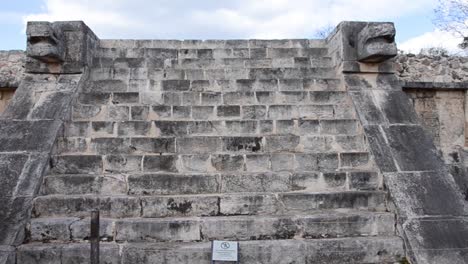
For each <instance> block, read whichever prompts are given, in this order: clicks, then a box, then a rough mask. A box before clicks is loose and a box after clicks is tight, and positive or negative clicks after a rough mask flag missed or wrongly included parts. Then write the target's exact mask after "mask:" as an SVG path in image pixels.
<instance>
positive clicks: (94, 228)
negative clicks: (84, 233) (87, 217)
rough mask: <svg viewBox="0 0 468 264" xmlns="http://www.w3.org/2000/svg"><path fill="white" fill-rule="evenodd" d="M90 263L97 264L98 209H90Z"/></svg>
mask: <svg viewBox="0 0 468 264" xmlns="http://www.w3.org/2000/svg"><path fill="white" fill-rule="evenodd" d="M90 241H91V264H99V210H93V211H91V237H90Z"/></svg>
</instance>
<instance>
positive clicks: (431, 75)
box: [395, 54, 468, 82]
mask: <svg viewBox="0 0 468 264" xmlns="http://www.w3.org/2000/svg"><path fill="white" fill-rule="evenodd" d="M395 61H396V64H395V69H396V72H397V75H398V76H399V77H400V79H401V80H403V81H407V82H408V81H409V82H463V81H465V82H466V81H468V57H458V56H427V55H422V54H418V55H414V54H401V55H399V56H398V57H397V58H396V60H395Z"/></svg>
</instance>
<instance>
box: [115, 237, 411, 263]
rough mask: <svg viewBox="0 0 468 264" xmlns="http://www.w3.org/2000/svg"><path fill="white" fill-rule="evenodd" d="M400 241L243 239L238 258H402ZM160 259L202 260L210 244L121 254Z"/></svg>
mask: <svg viewBox="0 0 468 264" xmlns="http://www.w3.org/2000/svg"><path fill="white" fill-rule="evenodd" d="M402 245H403V244H402V240H401V239H397V238H390V239H383V238H361V239H346V238H345V239H326V240H305V241H300V240H278V241H245V242H240V248H241V253H240V261H241V262H245V263H258V264H260V263H262V264H264V263H265V264H266V263H278V264H283V263H291V262H292V261H299V262H301V263H324V262H329V263H352V262H364V263H366V262H367V263H372V262H375V263H379V262H395V261H399V260H400V259H402V258H403V255H404V253H403V251H402ZM149 249H152V250H149ZM181 252H183V253H181ZM284 252H288V254H284ZM379 252H385V253H384V254H382V253H380V254H379ZM160 259H165V260H167V263H168V264H169V263H174V264H175V263H204V262H206V261H209V259H210V244H209V243H184V244H167V243H166V244H146V245H141V244H129V245H128V246H126V247H124V250H123V256H122V260H123V263H134V262H139V263H153V262H154V261H158V260H160Z"/></svg>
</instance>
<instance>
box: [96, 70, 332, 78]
mask: <svg viewBox="0 0 468 264" xmlns="http://www.w3.org/2000/svg"><path fill="white" fill-rule="evenodd" d="M90 78H91V80H94V81H100V80H131V81H134V80H138V81H141V80H148V79H149V80H154V81H160V80H225V81H230V80H239V79H256V80H271V79H336V73H335V70H334V68H333V67H330V68H307V67H305V68H304V67H302V68H288V67H279V68H248V69H247V68H245V69H244V68H227V69H189V70H182V69H157V68H94V69H91V76H90Z"/></svg>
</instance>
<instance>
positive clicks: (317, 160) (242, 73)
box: [3, 23, 411, 264]
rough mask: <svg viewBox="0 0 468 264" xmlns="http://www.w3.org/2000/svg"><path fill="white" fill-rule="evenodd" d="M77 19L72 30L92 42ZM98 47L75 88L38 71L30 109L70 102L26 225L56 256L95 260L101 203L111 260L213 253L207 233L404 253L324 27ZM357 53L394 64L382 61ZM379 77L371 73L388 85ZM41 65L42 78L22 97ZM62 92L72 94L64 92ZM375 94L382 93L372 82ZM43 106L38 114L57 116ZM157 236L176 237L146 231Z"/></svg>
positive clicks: (254, 258) (380, 258) (271, 243)
mask: <svg viewBox="0 0 468 264" xmlns="http://www.w3.org/2000/svg"><path fill="white" fill-rule="evenodd" d="M73 25H75V24H73V23H72V24H71V25H69V26H70V28H69V29H70V30H69V32H68V33H69V34H70V35H68V36H66V38H67V39H68V40H70V39H71V40H73V41H76V43H81V42H80V41H81V40H82V37H83V34H81V35H80V34H75V33H74V29H76V28H74V26H73ZM77 25H78V24H76V25H75V26H77ZM68 33H67V34H68ZM89 41H90V42H92V40H89ZM92 44H93V43H89V45H90V46H89V47H92ZM101 46H102V47H101V48H99V50H98V51H97V52H96V53H94V55H93V56H94V60H93V63H92V64H86V63H81V64H80V63H78V64H73V65H72V64H69V65H68V66H66V67H65V66H64V67H63V68H62V69H66V70H67V71H69V72H73V71H74V70H79V69H82V68H81V67H80V66H83V65H89V66H90V67H91V68H90V73H89V81H88V82H80V83H83V87H80V88H81V90H78V93H77V96H75V90H73V91H72V90H66V89H65V87H67V86H71V84H70V85H68V84H67V85H65V84H63V85H62V86H61V87H62V88H60V89H65V90H60V92H61V94H58V93H56V94H54V93H51V92H56V91H53V90H52V91H50V90H49V89H52V86H53V85H50V87H48V86H49V85H41V87H40V91H41V92H43V93H42V95H41V96H42V97H43V99H40V100H39V101H34V100H33V101H32V102H31V104H30V105H31V107H30V109H29V110H28V111H24V112H25V113H26V112H27V113H26V114H23V113H21V114H22V115H23V116H24V118H28V117H31V116H32V114H30V113H31V109H38V111H39V110H41V109H40V106H46V105H47V103H46V104H44V102H49V101H50V100H48V99H47V98H52V96H55V95H57V96H58V97H57V101H60V103H58V104H57V105H56V106H57V109H59V108H61V105H67V104H68V105H70V104H73V111H72V112H67V113H65V112H64V113H63V114H64V115H63V116H65V118H63V119H65V120H66V121H68V119H69V118H70V117H71V118H73V122H67V123H66V127H65V129H64V134H63V135H60V136H61V138H60V139H59V140H57V143H56V147H55V148H54V150H53V152H52V162H51V163H50V164H51V167H52V168H51V170H50V175H49V176H47V177H46V178H45V180H44V184H43V186H42V193H41V195H42V196H39V197H37V198H35V200H34V208H33V212H32V216H33V217H34V218H33V220H32V221H30V228H29V229H28V230H29V231H30V234H31V239H30V241H42V242H48V241H53V242H54V243H53V246H55V247H56V249H57V252H58V253H57V257H58V260H57V261H58V263H75V262H80V263H81V262H87V261H88V259H87V258H85V257H89V251H88V248H89V246H88V247H87V248H86V249H85V246H86V245H87V243H80V242H84V241H86V240H89V216H90V211H92V210H95V209H99V210H100V213H101V217H102V218H101V220H102V221H101V241H103V242H107V241H112V242H113V243H112V244H107V243H102V245H103V247H107V246H109V247H110V248H109V250H107V249H104V250H103V251H101V256H105V257H109V258H108V259H107V260H105V261H106V262H105V263H115V262H118V263H119V264H123V263H147V262H148V263H152V262H158V263H159V262H161V261H162V262H164V263H175V262H177V263H203V262H206V261H207V260H209V257H210V256H209V247H206V245H205V244H204V243H202V242H201V241H208V240H211V239H235V240H241V241H243V242H242V243H241V261H242V262H246V263H290V262H301V263H302V262H304V263H386V262H397V261H399V260H401V256H402V255H403V254H402V252H403V245H402V243H401V241H400V240H399V239H397V238H396V237H395V218H394V215H393V214H392V213H385V211H386V210H388V208H387V206H386V202H387V201H386V197H387V193H386V192H385V191H382V190H384V189H383V183H382V181H381V178H380V176H379V175H378V174H377V173H376V171H377V168H376V167H374V164H373V160H372V157H371V156H370V154H369V149H368V147H367V141H366V139H365V136H364V134H363V129H362V127H361V124H360V122H359V120H358V119H357V117H356V113H355V110H354V106H353V102H352V99H351V98H350V97H349V95H348V92H347V91H346V90H345V89H347V88H349V87H350V86H349V85H348V86H346V85H344V84H343V83H341V82H342V79H343V78H342V76H341V75H339V74H338V75H337V74H336V71H335V70H336V69H334V68H333V67H334V66H335V63H336V58H334V57H329V56H331V55H330V54H329V52H330V51H332V50H331V49H330V48H331V46H330V47H329V46H328V44H326V43H325V41H324V40H320V41H314V40H254V41H223V40H221V41H197V40H187V41H155V40H128V41H117V40H114V41H103V42H102V43H101ZM73 48H77V49H75V50H74V51H73V52H72V53H66V56H65V62H64V65H65V64H67V63H68V62H69V60H68V59H69V57H67V56H75V55H79V54H82V52H81V51H80V50H79V49H78V47H75V45H73ZM67 51H68V50H67ZM83 56H87V55H83ZM72 59H73V60H75V61H78V62H83V61H84V60H83V59H84V58H78V57H76V56H75V57H73V58H72ZM67 60H68V61H67ZM31 65H33V66H34V67H36V68H35V69H37V70H44V69H45V68H43V67H42V68H41V65H39V64H31ZM358 66H359V67H358V68H359V69H360V70H365V71H367V72H368V73H372V72H373V71H376V70H379V71H385V72H389V70H388V65H387V64H386V65H383V66H382V67H373V66H369V67H368V68H366V67H365V65H363V64H359V65H358ZM62 69H59V70H62ZM46 72H47V71H46ZM80 72H81V71H80ZM31 75H34V76H36V75H38V74H31ZM388 75H390V74H388ZM84 76H85V77H86V75H84ZM78 77H79V78H81V76H78ZM44 78H55V77H54V75H47V76H46V77H44ZM79 78H78V79H77V80H80V79H79ZM377 79H378V78H376V80H372V81H371V82H370V84H371V85H380V84H381V85H382V87H385V89H387V88H388V87H389V86H391V85H388V84H387V83H386V82H387V81H390V79H387V78H383V81H379V80H377ZM39 80H40V78H36V79H35V78H32V79H31V82H30V83H31V85H30V87H29V86H28V87H27V88H28V89H27V91H26V92H25V93H24V95H23V96H22V97H23V98H28V96H29V95H33V94H34V93H35V91H34V89H33V88H34V87H35V84H36V83H38V82H39ZM83 80H84V79H83ZM345 81H346V80H345ZM356 83H358V82H356ZM74 85H75V84H74ZM57 86H58V85H57ZM76 87H78V85H77V86H76ZM57 89H58V88H57ZM67 93H69V95H70V98H72V97H76V98H72V99H73V100H71V101H70V102H71V103H63V104H62V102H65V101H66V95H68V94H67ZM59 95H64V96H63V97H60V96H59ZM383 97H389V98H390V97H391V95H390V94H385V96H383ZM392 98H393V97H392ZM395 98H396V99H395V100H397V101H398V100H399V99H398V98H397V97H395ZM59 99H60V100H59ZM62 99H63V100H62ZM371 99H372V100H369V102H371V103H374V105H377V106H378V107H380V106H381V105H380V104H378V103H380V102H377V103H376V96H375V95H374V94H372V97H371ZM377 99H378V98H377ZM24 102H26V103H28V101H27V100H24ZM37 102H40V103H39V104H38V103H37ZM26 103H25V104H24V105H27V106H28V107H29V103H28V104H26ZM378 107H376V108H378ZM390 108H391V107H390ZM46 110H48V111H49V110H50V111H52V110H53V111H52V112H53V113H59V112H60V111H55V110H54V109H52V108H51V109H46ZM390 110H391V109H390ZM390 110H388V111H390ZM48 111H42V110H41V111H39V112H41V113H47V114H43V115H39V114H38V115H36V116H35V118H44V117H46V116H47V117H51V116H53V114H50V115H49V114H48V113H49V112H48ZM381 111H382V113H383V114H386V112H387V111H386V109H382V110H381ZM33 112H34V110H33ZM402 112H403V111H400V112H399V113H398V114H397V115H396V116H397V117H401V116H402V115H401V113H402ZM54 118H55V117H54ZM384 121H385V122H387V120H386V119H384ZM410 121H411V120H410ZM366 124H367V123H366ZM385 135H386V134H385ZM47 153H50V152H47ZM36 167H37V169H34V171H40V170H44V171H45V170H46V168H41V169H40V166H36ZM32 168H34V166H31V169H30V171H33V169H32ZM5 204H7V205H8V204H11V203H5ZM8 208H9V207H8ZM6 211H8V210H6ZM25 213H26V212H25ZM9 226H10V225H9V224H8V225H5V227H3V229H5V228H9ZM21 230H24V228H20V229H17V232H16V236H15V239H17V238H18V237H21V234H20V233H21ZM366 236H367V237H368V238H363V237H366ZM369 236H372V238H371V237H369ZM343 237H346V238H343ZM349 237H354V238H356V239H354V240H350V239H349ZM11 238H13V236H9V239H11ZM322 238H327V239H322ZM334 238H337V239H334ZM282 239H287V240H282ZM313 239H314V240H313ZM248 240H250V241H248ZM258 240H263V241H262V242H261V243H260V242H258ZM157 241H164V242H165V244H164V245H159V244H155V245H159V246H153V247H150V244H148V243H147V242H157ZM175 241H178V242H183V241H195V242H196V243H195V244H191V243H188V242H184V243H181V244H178V243H174V242H175ZM244 241H245V242H244ZM64 242H67V243H66V244H60V243H64ZM116 242H117V243H116ZM130 242H138V243H139V244H132V243H130ZM140 242H142V243H140ZM244 244H245V245H250V246H245V247H244V246H243V245H244ZM36 245H37V244H36V243H30V244H29V245H23V246H22V247H21V249H20V251H21V253H20V254H22V256H21V257H20V258H24V259H25V261H30V262H31V263H36V262H37V261H41V260H38V259H39V257H36V256H37V250H36V248H35V246H36ZM265 245H267V246H265ZM160 246H161V247H160ZM141 248H143V249H145V250H144V251H140V249H141ZM116 249H117V251H115V250H116ZM194 249H198V251H197V252H195V251H194ZM272 249H274V250H272ZM31 252H32V253H31ZM39 255H40V253H39ZM121 257H122V261H121V260H120V258H121ZM51 260H52V261H54V259H53V257H51ZM25 263H28V262H25ZM39 263H40V262H39Z"/></svg>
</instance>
